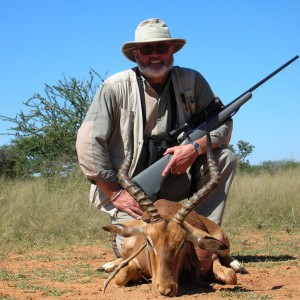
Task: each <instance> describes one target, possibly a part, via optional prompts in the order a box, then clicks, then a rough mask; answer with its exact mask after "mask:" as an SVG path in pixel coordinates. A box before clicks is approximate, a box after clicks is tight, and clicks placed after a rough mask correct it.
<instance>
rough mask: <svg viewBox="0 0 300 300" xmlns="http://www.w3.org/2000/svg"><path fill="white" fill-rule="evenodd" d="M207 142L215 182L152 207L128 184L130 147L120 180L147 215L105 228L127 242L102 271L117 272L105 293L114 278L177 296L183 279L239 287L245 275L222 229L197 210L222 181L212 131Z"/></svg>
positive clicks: (137, 189)
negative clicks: (241, 275) (179, 199)
mask: <svg viewBox="0 0 300 300" xmlns="http://www.w3.org/2000/svg"><path fill="white" fill-rule="evenodd" d="M206 138H207V144H208V152H207V158H208V166H209V172H210V181H209V182H208V183H207V184H206V185H205V186H204V187H203V188H201V189H200V190H199V191H197V192H196V193H195V194H194V195H193V196H192V197H191V198H189V199H185V200H183V201H182V204H180V203H178V202H172V201H169V200H166V199H160V200H158V201H156V202H155V203H153V202H152V201H151V200H150V199H149V197H148V196H147V195H146V194H145V193H143V191H142V190H141V189H140V188H139V187H138V186H137V185H135V184H134V183H133V182H132V181H131V180H130V179H129V176H128V172H129V167H130V164H131V159H132V150H131V148H132V147H131V145H128V147H127V151H126V152H127V153H126V158H125V160H124V162H123V164H122V166H121V168H120V170H119V173H118V180H119V183H120V185H121V186H122V187H123V188H124V189H125V190H126V191H127V192H129V193H130V194H131V195H132V196H133V197H134V198H135V199H136V200H137V201H138V202H139V204H140V206H141V207H142V208H143V210H144V214H143V216H142V219H141V220H133V221H127V222H123V223H119V224H115V225H109V226H106V227H104V228H103V229H104V230H106V231H109V232H111V233H115V234H118V235H121V236H123V237H126V239H125V240H124V243H123V245H122V253H121V255H122V258H119V259H117V260H115V261H113V262H110V263H106V264H104V265H103V266H102V269H103V270H105V271H107V272H112V271H113V273H112V274H111V276H110V277H109V278H108V279H107V280H106V282H105V285H104V291H105V289H106V287H107V285H108V284H109V282H110V281H111V280H112V279H113V278H115V282H116V284H117V285H118V286H125V285H126V284H127V283H129V282H135V281H140V280H142V279H147V280H148V279H151V282H152V289H153V292H154V294H155V295H164V296H170V297H173V296H176V295H177V293H178V290H179V280H180V279H186V280H189V281H190V282H193V283H195V284H197V285H205V286H207V285H208V283H206V282H212V281H217V282H223V283H225V284H236V283H237V277H236V272H242V271H245V270H244V269H243V268H242V266H241V264H239V262H238V261H237V260H234V259H232V258H231V257H230V256H229V251H230V243H229V240H228V237H227V236H226V234H225V233H224V231H223V230H222V229H221V227H220V226H218V225H217V224H215V223H214V222H212V221H210V220H209V219H207V218H206V217H204V216H201V215H199V214H197V213H196V212H195V211H194V210H193V209H194V207H195V206H196V205H197V204H199V203H200V202H202V201H204V200H205V199H206V198H207V197H208V196H209V195H210V193H212V192H213V191H214V190H215V189H216V187H217V186H218V183H219V181H220V174H219V171H218V169H217V165H216V162H215V161H214V158H213V154H212V146H211V139H210V135H209V133H208V132H207V133H206ZM128 140H129V141H130V140H131V139H128ZM205 281H206V282H205Z"/></svg>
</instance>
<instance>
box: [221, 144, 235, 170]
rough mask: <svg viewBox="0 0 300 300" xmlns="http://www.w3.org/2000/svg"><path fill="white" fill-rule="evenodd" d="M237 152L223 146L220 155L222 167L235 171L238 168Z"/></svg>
mask: <svg viewBox="0 0 300 300" xmlns="http://www.w3.org/2000/svg"><path fill="white" fill-rule="evenodd" d="M236 161H237V159H236V154H235V153H234V152H233V151H232V150H230V149H229V148H223V149H222V150H221V154H220V157H219V165H220V166H221V167H222V169H226V170H230V171H234V170H235V168H236Z"/></svg>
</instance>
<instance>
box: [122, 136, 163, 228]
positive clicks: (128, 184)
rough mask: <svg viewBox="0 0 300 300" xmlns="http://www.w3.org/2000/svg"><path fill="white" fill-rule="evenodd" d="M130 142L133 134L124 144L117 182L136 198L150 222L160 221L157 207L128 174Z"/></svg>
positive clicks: (131, 153)
mask: <svg viewBox="0 0 300 300" xmlns="http://www.w3.org/2000/svg"><path fill="white" fill-rule="evenodd" d="M132 144H133V136H132V134H130V136H129V137H128V140H127V147H126V145H125V159H124V161H123V163H122V165H121V167H120V169H119V171H118V174H117V178H118V182H119V184H120V185H121V186H122V187H123V189H125V190H126V191H127V192H128V193H129V194H130V195H131V196H132V197H134V198H135V199H136V201H137V202H138V203H139V205H140V206H141V208H142V209H143V210H144V211H146V212H147V213H148V215H149V217H150V222H151V223H154V222H158V221H161V220H162V218H161V216H160V214H159V213H158V210H157V208H156V207H155V206H154V205H153V202H152V201H151V199H150V198H149V197H148V196H147V195H146V194H145V193H144V192H143V191H142V190H141V189H140V188H139V187H138V186H137V185H136V184H134V183H133V182H132V180H130V178H129V175H128V174H129V169H130V166H131V163H132V158H133V145H132Z"/></svg>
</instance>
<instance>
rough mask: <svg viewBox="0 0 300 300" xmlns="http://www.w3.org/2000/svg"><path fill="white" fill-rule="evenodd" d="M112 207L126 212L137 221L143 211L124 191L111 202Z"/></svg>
mask: <svg viewBox="0 0 300 300" xmlns="http://www.w3.org/2000/svg"><path fill="white" fill-rule="evenodd" d="M112 203H113V205H114V207H116V208H117V209H119V210H121V211H123V212H126V213H127V214H129V215H130V216H132V217H133V218H134V219H137V220H139V219H140V218H141V215H142V214H143V210H142V209H141V207H140V205H139V204H138V203H137V202H136V200H135V199H134V198H133V197H132V196H131V195H130V194H129V193H127V192H126V191H125V190H123V191H122V192H121V194H120V195H119V196H118V197H117V198H116V199H115V200H113V201H112Z"/></svg>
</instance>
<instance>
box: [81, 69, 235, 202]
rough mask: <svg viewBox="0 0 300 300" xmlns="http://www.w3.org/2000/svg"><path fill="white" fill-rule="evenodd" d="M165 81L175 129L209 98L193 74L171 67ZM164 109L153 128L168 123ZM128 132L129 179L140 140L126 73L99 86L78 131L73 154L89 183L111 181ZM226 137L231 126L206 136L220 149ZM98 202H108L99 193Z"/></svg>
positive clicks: (134, 93) (132, 80)
mask: <svg viewBox="0 0 300 300" xmlns="http://www.w3.org/2000/svg"><path fill="white" fill-rule="evenodd" d="M170 78H171V80H172V84H173V87H174V93H175V98H176V105H177V119H178V125H183V124H184V123H186V122H188V121H189V119H190V117H191V116H192V115H194V114H198V113H200V112H201V111H203V110H204V109H205V108H206V107H207V106H208V105H209V104H210V103H211V102H212V101H213V100H214V98H215V95H214V94H213V92H212V90H211V88H210V86H209V84H208V83H207V81H206V80H205V79H204V77H203V76H202V75H201V74H200V73H198V72H197V71H195V70H192V69H187V68H181V67H173V68H172V71H171V77H170ZM144 88H145V84H144ZM145 98H147V96H146V97H145ZM146 101H147V100H146ZM146 106H147V105H146ZM165 107H166V111H165V113H164V114H163V116H162V118H160V116H159V115H157V125H158V124H159V123H160V122H162V121H163V120H164V118H165V120H167V119H168V113H169V108H168V106H165ZM166 124H167V123H166ZM166 128H168V126H166ZM156 130H157V128H156ZM132 131H133V139H134V142H133V151H134V152H133V160H132V164H131V168H130V171H129V175H132V174H133V172H134V170H135V168H136V166H137V162H138V158H139V156H140V153H141V150H142V146H143V136H144V129H143V116H142V105H141V99H140V94H139V88H138V84H137V78H136V73H135V72H134V71H133V70H131V69H130V70H126V71H123V72H120V73H117V74H114V75H112V76H110V77H109V78H108V79H106V80H105V81H104V83H103V84H102V85H101V87H100V88H99V90H98V91H97V94H96V95H95V98H94V100H93V102H92V104H91V106H90V108H89V110H88V112H87V115H86V117H85V119H84V121H83V123H82V125H81V127H80V128H79V130H78V135H77V141H76V149H77V154H78V160H79V165H80V167H81V169H82V171H83V172H84V174H85V175H86V177H87V178H88V179H89V180H91V181H92V180H99V181H117V179H116V173H117V170H118V169H119V168H120V166H121V164H122V162H123V159H124V157H125V151H124V145H125V146H126V144H127V141H128V134H129V133H131V132H132ZM230 135H231V126H230V125H228V124H226V123H225V124H223V125H221V126H220V127H219V128H217V129H216V130H214V131H212V132H211V136H212V142H213V143H215V144H218V145H219V146H222V145H223V144H226V143H228V141H229V139H230ZM99 199H100V200H99V201H100V203H98V202H97V203H95V205H96V206H98V207H100V208H102V207H103V206H105V205H107V204H108V203H109V199H106V197H105V196H104V194H103V193H102V192H101V191H99Z"/></svg>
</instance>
